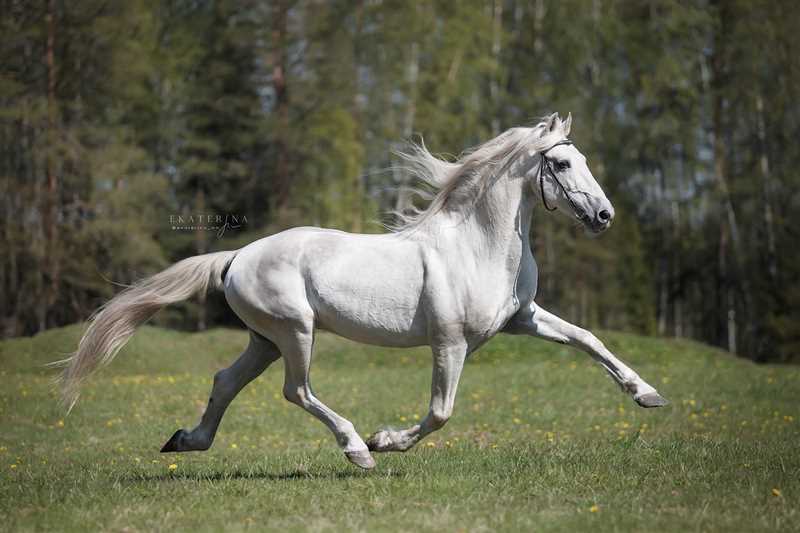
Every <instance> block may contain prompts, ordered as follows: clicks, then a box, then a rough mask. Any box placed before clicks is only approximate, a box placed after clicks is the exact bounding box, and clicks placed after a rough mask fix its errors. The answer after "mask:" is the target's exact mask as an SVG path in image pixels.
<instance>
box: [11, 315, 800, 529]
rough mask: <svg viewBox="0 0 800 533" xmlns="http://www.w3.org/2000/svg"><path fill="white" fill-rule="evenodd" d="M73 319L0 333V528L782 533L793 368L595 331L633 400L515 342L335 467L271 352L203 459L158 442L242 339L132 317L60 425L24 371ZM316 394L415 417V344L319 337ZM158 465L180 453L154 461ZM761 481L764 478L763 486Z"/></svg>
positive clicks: (788, 491) (391, 417) (355, 409)
mask: <svg viewBox="0 0 800 533" xmlns="http://www.w3.org/2000/svg"><path fill="white" fill-rule="evenodd" d="M79 333H80V330H79V328H78V327H70V328H64V329H59V330H54V331H50V332H47V333H45V334H42V335H39V336H37V337H35V338H33V339H15V340H10V341H4V342H2V343H0V377H2V383H3V387H2V389H0V524H2V526H0V528H9V529H14V530H16V529H21V530H30V529H48V530H76V531H77V530H80V531H83V530H85V528H86V527H87V526H88V527H90V528H92V529H104V530H123V529H124V530H128V531H130V530H152V529H174V528H181V529H189V528H191V529H194V530H220V529H222V528H223V527H225V528H226V529H227V530H232V531H235V530H240V529H248V528H258V529H261V528H269V529H289V530H302V529H314V530H332V531H339V530H342V529H361V530H406V531H415V530H434V529H441V528H444V529H445V530H448V531H452V530H458V529H463V530H494V529H504V530H520V529H526V530H530V529H532V528H535V529H536V530H540V531H541V530H545V531H549V530H561V531H572V530H575V529H580V530H586V529H588V528H590V527H591V528H593V529H601V530H632V529H635V530H661V531H678V530H690V529H691V530H727V531H730V530H736V531H746V530H764V529H779V530H790V529H794V528H797V527H798V524H800V512H798V499H799V498H800V451H798V436H800V430H798V424H800V412H798V411H800V407H798V405H799V404H800V402H798V400H800V369H798V368H796V367H776V366H756V365H753V364H751V363H749V362H747V361H743V360H737V359H734V358H731V357H729V356H727V355H725V354H723V353H721V352H718V351H716V350H714V349H712V348H709V347H707V346H704V345H700V344H696V343H692V342H688V341H671V340H661V339H650V338H643V337H636V336H631V335H623V334H616V333H607V334H603V335H601V337H603V338H604V339H605V340H606V341H607V345H608V346H609V347H610V348H611V349H612V350H613V351H615V352H617V353H618V354H619V355H620V356H621V357H622V358H623V359H625V360H627V361H628V362H630V363H631V365H632V366H633V367H634V368H635V369H637V370H638V371H639V373H640V374H641V375H642V376H643V377H645V379H648V380H649V381H650V382H651V383H653V384H654V385H655V386H656V387H657V388H658V389H659V390H660V391H661V392H662V394H664V395H665V396H666V397H667V398H669V399H671V400H672V402H673V403H672V405H671V406H669V407H667V408H664V409H660V410H648V411H645V410H641V409H639V408H637V407H636V406H635V405H634V404H633V402H632V401H630V400H629V399H627V398H626V397H624V396H623V395H622V394H621V393H619V392H618V390H617V388H616V386H615V385H613V384H612V382H611V381H610V379H609V378H608V377H606V376H605V375H604V374H603V373H602V371H601V370H600V369H599V368H598V367H597V366H596V365H595V364H593V363H592V362H591V361H590V360H589V358H588V357H586V356H584V355H582V354H578V353H577V352H574V351H573V350H571V349H568V348H565V347H561V346H556V345H550V344H545V343H542V342H538V341H534V340H531V339H526V338H517V337H503V338H498V339H495V340H494V341H492V342H491V343H490V344H489V345H487V346H486V347H484V348H483V349H482V350H481V351H480V352H478V354H476V356H474V358H473V359H472V360H471V361H470V362H469V364H468V365H467V367H466V370H465V372H464V376H463V378H462V384H461V387H460V391H459V397H458V401H457V403H456V413H455V416H454V417H453V419H452V420H451V421H450V423H449V424H448V425H447V426H446V427H445V428H444V429H443V430H442V431H441V432H439V433H438V434H435V435H433V436H432V437H430V438H429V439H428V440H426V441H424V443H423V444H422V445H420V446H418V447H417V448H416V449H414V450H413V451H411V452H409V453H407V454H404V455H396V454H395V455H376V459H377V461H378V468H377V469H376V470H374V471H372V472H363V471H360V470H357V469H356V468H355V467H352V466H350V465H349V464H348V463H347V462H346V461H345V459H344V458H343V456H342V455H341V453H340V452H339V451H338V449H337V448H336V446H335V444H334V442H333V438H332V437H331V436H330V434H329V433H328V432H327V430H326V429H325V428H324V427H323V426H322V425H321V424H320V423H319V422H317V421H316V420H314V419H312V418H311V417H310V415H307V414H305V413H304V412H302V411H301V410H300V409H298V408H297V407H294V406H292V405H289V404H288V403H287V402H285V401H284V400H283V399H282V398H281V397H280V390H281V382H282V369H281V368H280V367H281V366H282V365H281V363H276V364H275V366H273V367H272V368H271V369H270V370H268V372H267V373H266V374H265V375H264V376H262V377H261V378H260V379H259V380H257V381H256V382H255V383H254V384H252V385H251V386H250V387H249V388H248V389H246V390H245V391H244V392H243V393H242V394H241V396H240V397H239V398H238V399H237V401H236V402H235V403H234V404H233V406H232V407H231V409H230V410H229V412H228V415H227V418H226V419H225V421H224V422H223V424H222V428H221V430H220V433H219V435H218V437H217V442H216V443H215V445H214V447H213V448H212V450H211V451H209V452H206V453H199V454H184V455H160V454H158V453H157V452H158V449H159V447H160V445H161V444H162V443H163V442H164V441H165V440H166V439H167V438H168V437H169V436H170V435H171V434H172V432H173V431H174V430H175V429H177V428H178V427H184V426H187V425H189V426H191V425H193V424H194V422H195V421H196V419H197V417H198V415H199V413H200V412H201V410H202V408H203V407H204V404H205V400H206V398H207V394H208V389H209V384H210V381H211V376H212V374H213V372H214V371H215V370H216V369H218V368H220V367H222V366H224V365H226V364H227V363H228V362H230V361H231V360H232V359H233V358H234V356H235V354H237V353H238V352H239V351H240V350H241V348H242V347H243V346H244V344H245V342H246V335H245V334H244V333H242V332H234V331H227V330H214V331H210V332H207V333H203V334H194V335H188V334H183V333H177V332H172V331H165V330H160V329H156V328H149V327H148V328H144V329H143V330H142V331H140V332H139V333H138V334H137V336H136V337H135V338H134V340H133V341H132V343H131V344H130V345H129V346H128V347H127V348H126V349H125V351H124V352H123V353H122V354H121V356H120V357H119V358H118V359H117V360H116V361H115V362H114V364H113V365H112V366H111V367H110V368H108V369H107V370H104V371H103V372H101V373H100V374H98V375H97V376H95V378H94V379H93V380H92V381H91V382H90V384H89V386H87V388H86V390H85V393H84V395H83V398H82V399H81V402H79V404H78V406H77V407H76V409H75V411H74V412H73V414H72V415H70V416H69V417H68V418H66V419H64V417H63V413H61V412H60V411H59V409H58V407H57V404H56V401H55V397H54V395H53V393H52V391H51V389H50V385H49V379H50V377H51V376H50V374H49V373H48V372H47V371H45V370H43V369H42V368H41V366H40V364H41V363H44V362H46V361H49V360H52V359H53V358H55V357H57V355H58V353H59V352H61V353H63V352H66V351H68V350H70V349H71V348H72V347H73V346H74V345H75V342H76V339H77V336H78V335H79ZM313 375H314V385H315V389H316V391H317V393H318V395H319V396H320V397H321V398H323V399H324V401H326V402H327V403H329V404H330V405H332V406H333V407H334V408H335V409H337V410H338V411H340V412H341V413H342V414H344V415H345V416H348V417H349V418H351V420H352V421H353V422H354V423H355V424H356V427H357V428H359V430H360V431H361V433H362V434H364V435H366V434H369V433H371V432H372V431H374V430H375V429H377V428H378V427H379V426H382V425H394V426H404V425H407V424H410V423H412V422H413V420H414V419H415V417H416V416H422V415H424V413H425V410H426V406H427V401H428V390H429V381H430V359H429V356H428V354H427V352H426V351H425V350H421V349H420V350H403V351H399V350H385V349H379V348H374V347H366V346H361V345H356V344H352V343H349V342H345V341H342V340H340V339H336V338H334V337H330V336H321V338H320V341H319V343H318V350H317V357H316V363H315V367H314V374H313ZM170 465H176V466H175V467H173V469H172V470H170ZM773 489H775V490H773Z"/></svg>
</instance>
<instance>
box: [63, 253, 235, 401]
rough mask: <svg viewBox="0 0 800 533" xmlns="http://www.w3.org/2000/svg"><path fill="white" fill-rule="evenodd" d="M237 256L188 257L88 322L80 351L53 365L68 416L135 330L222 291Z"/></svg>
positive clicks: (129, 291) (137, 285)
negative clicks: (84, 387)
mask: <svg viewBox="0 0 800 533" xmlns="http://www.w3.org/2000/svg"><path fill="white" fill-rule="evenodd" d="M236 253H237V252H236V251H229V252H217V253H211V254H205V255H197V256H194V257H189V258H188V259H184V260H183V261H180V262H178V263H175V264H174V265H172V266H171V267H169V268H167V269H166V270H164V271H162V272H159V273H158V274H155V275H154V276H151V277H149V278H145V279H143V280H141V281H138V282H136V283H135V284H133V285H131V286H130V287H128V288H127V289H125V290H124V291H122V292H121V293H119V294H118V295H116V296H115V297H114V298H112V299H111V300H109V301H108V302H107V303H106V304H105V305H103V306H102V307H101V308H100V309H98V310H97V311H95V313H94V315H92V317H91V318H90V319H89V327H88V328H87V330H86V333H84V334H83V337H82V338H81V340H80V343H78V350H77V351H76V352H75V353H73V354H72V355H71V356H70V357H68V358H67V359H64V360H63V361H57V362H56V363H54V364H55V365H60V366H64V367H65V368H64V371H63V373H62V374H61V377H60V379H59V382H60V385H61V389H62V400H63V403H64V405H65V406H66V407H67V410H68V411H69V410H71V409H72V407H73V406H74V405H75V402H77V401H78V395H79V389H80V386H81V384H82V383H83V381H84V380H85V379H86V377H87V376H88V375H89V374H90V373H91V372H93V371H94V370H96V369H97V368H98V367H100V366H103V365H106V364H108V363H110V362H111V360H112V359H114V356H116V355H117V352H119V350H120V349H121V348H122V347H123V346H125V343H127V342H128V339H130V338H131V336H132V335H133V333H134V331H136V328H137V327H139V326H141V325H142V324H144V323H145V322H147V320H149V319H150V318H151V317H152V316H153V315H154V314H156V312H157V311H158V310H160V309H161V308H162V307H165V306H167V305H169V304H172V303H176V302H180V301H183V300H186V299H188V298H190V297H191V296H193V295H194V294H197V293H201V292H202V293H205V291H206V290H207V289H208V288H209V287H211V288H213V289H219V288H221V287H222V283H223V280H224V277H225V273H226V272H227V270H228V266H230V263H231V261H233V258H234V257H235V256H236Z"/></svg>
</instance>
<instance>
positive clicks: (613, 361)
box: [505, 302, 669, 407]
mask: <svg viewBox="0 0 800 533" xmlns="http://www.w3.org/2000/svg"><path fill="white" fill-rule="evenodd" d="M505 332H506V333H512V334H527V335H533V336H535V337H540V338H542V339H547V340H549V341H553V342H558V343H560V344H569V345H570V346H574V347H576V348H579V349H581V350H583V351H584V352H586V353H588V354H589V355H591V356H592V358H593V359H594V360H595V361H597V362H598V363H600V364H601V365H602V366H603V368H605V369H606V372H608V373H609V374H610V375H611V377H612V378H613V379H614V381H616V382H617V383H618V384H619V386H620V387H622V390H624V391H625V392H627V393H629V394H631V395H632V396H633V399H634V401H636V403H638V404H639V405H640V406H642V407H661V406H662V405H667V403H669V402H667V400H665V399H664V398H663V397H661V395H659V394H658V392H656V389H654V388H653V387H652V386H650V385H649V384H648V383H647V382H646V381H644V380H643V379H642V378H640V377H639V375H638V374H637V373H636V372H634V371H633V370H631V369H630V368H629V367H628V366H627V365H625V363H623V362H622V361H620V360H619V359H617V358H616V357H615V356H614V354H612V353H611V352H610V351H609V350H608V348H606V347H605V346H604V345H603V343H602V342H600V340H599V339H598V338H597V337H595V336H594V335H593V334H592V333H591V332H590V331H587V330H585V329H582V328H579V327H578V326H575V325H573V324H570V323H569V322H567V321H566V320H563V319H561V318H559V317H557V316H556V315H554V314H552V313H550V312H548V311H546V310H545V309H542V308H541V307H539V306H538V305H536V304H535V303H533V302H531V304H530V306H528V307H527V308H524V309H522V310H520V312H519V313H518V314H517V315H516V316H515V317H514V318H513V319H512V320H511V321H510V322H509V324H508V325H507V326H506V328H505Z"/></svg>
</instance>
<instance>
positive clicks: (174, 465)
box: [168, 463, 178, 470]
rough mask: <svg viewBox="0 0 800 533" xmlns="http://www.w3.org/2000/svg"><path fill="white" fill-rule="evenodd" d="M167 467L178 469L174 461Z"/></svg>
mask: <svg viewBox="0 0 800 533" xmlns="http://www.w3.org/2000/svg"><path fill="white" fill-rule="evenodd" d="M168 468H169V469H170V470H177V469H178V465H176V464H175V463H172V464H171V465H169V467H168Z"/></svg>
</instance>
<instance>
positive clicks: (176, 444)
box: [161, 429, 186, 453]
mask: <svg viewBox="0 0 800 533" xmlns="http://www.w3.org/2000/svg"><path fill="white" fill-rule="evenodd" d="M184 433H186V432H185V431H184V430H182V429H179V430H178V431H176V432H175V434H174V435H172V437H170V439H169V440H168V441H167V443H166V444H165V445H164V446H162V447H161V453H169V452H181V451H183V450H182V449H181V446H180V443H181V439H182V437H183V434H184Z"/></svg>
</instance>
